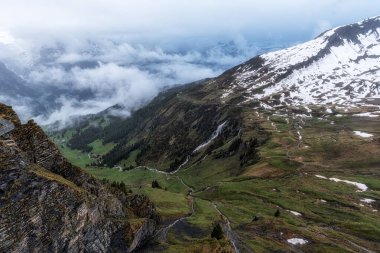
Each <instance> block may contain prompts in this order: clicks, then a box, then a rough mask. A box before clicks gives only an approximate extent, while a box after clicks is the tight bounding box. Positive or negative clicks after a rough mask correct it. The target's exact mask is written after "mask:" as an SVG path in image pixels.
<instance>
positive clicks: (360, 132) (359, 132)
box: [354, 131, 373, 138]
mask: <svg viewBox="0 0 380 253" xmlns="http://www.w3.org/2000/svg"><path fill="white" fill-rule="evenodd" d="M354 133H355V135H357V136H360V137H363V138H371V137H373V134H370V133H366V132H362V131H354Z"/></svg>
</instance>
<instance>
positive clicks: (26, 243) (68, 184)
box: [0, 104, 158, 252]
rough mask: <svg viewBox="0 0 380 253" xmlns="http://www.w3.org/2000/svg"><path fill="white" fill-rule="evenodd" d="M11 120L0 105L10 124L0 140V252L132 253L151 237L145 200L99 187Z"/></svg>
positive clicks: (152, 222)
mask: <svg viewBox="0 0 380 253" xmlns="http://www.w3.org/2000/svg"><path fill="white" fill-rule="evenodd" d="M14 115H15V114H14V113H12V111H11V108H9V107H6V106H3V105H1V104H0V116H2V117H3V118H6V119H7V120H9V121H11V122H13V123H14V124H15V126H16V128H15V130H13V131H12V132H11V133H10V135H9V136H8V137H7V138H5V137H4V136H3V137H0V224H1V228H0V252H132V251H133V250H135V249H136V248H138V247H141V246H142V245H143V244H144V242H145V241H147V240H148V239H149V238H150V236H152V235H153V234H154V231H155V229H156V224H157V221H158V218H157V217H158V216H157V215H156V213H155V209H154V206H153V204H152V203H151V202H150V201H149V199H147V198H146V197H145V196H139V195H133V194H130V195H127V194H125V193H124V192H123V191H121V190H119V189H115V188H112V187H111V186H109V185H103V184H101V183H100V182H99V181H98V180H96V179H94V178H92V177H91V176H89V175H88V174H86V173H85V172H83V171H82V170H81V169H79V168H77V167H75V166H73V165H71V164H70V163H69V162H67V161H66V159H65V158H63V157H62V156H61V155H60V153H59V151H58V149H57V148H56V147H55V145H54V144H53V143H52V142H50V140H49V139H48V138H47V137H46V135H45V134H44V133H43V131H42V130H41V128H39V127H38V126H37V125H36V124H34V123H33V122H28V123H27V124H26V125H21V124H20V122H19V120H18V118H15V117H14ZM136 220H138V221H139V223H137V225H136V222H135V221H136Z"/></svg>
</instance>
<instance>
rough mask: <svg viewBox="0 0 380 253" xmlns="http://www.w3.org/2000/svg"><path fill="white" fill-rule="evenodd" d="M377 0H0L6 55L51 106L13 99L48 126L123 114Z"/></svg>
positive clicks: (0, 43) (356, 16) (349, 18)
mask: <svg viewBox="0 0 380 253" xmlns="http://www.w3.org/2000/svg"><path fill="white" fill-rule="evenodd" d="M374 6H380V0H361V1H357V0H320V1H309V0H286V1H278V0H267V1H261V0H260V1H258V0H234V1H231V0H193V1H178V0H159V1H157V0H139V1H134V0H81V1H76V0H56V1H49V0H34V1H32V2H31V1H27V0H18V1H14V0H3V1H2V3H1V9H0V61H1V62H4V63H5V64H6V65H7V66H8V67H9V68H10V69H12V70H13V71H14V72H15V73H17V74H18V75H19V76H21V77H22V78H23V79H24V80H25V81H26V82H27V83H28V84H29V86H31V87H33V88H35V89H37V90H40V91H41V93H43V94H42V97H41V98H39V99H40V100H41V101H46V103H48V102H49V103H50V102H51V103H52V105H54V106H50V105H49V106H48V108H47V112H44V113H43V114H41V115H35V114H34V112H33V111H31V109H30V108H31V106H30V105H31V104H33V103H34V102H33V100H30V99H19V98H14V97H6V96H5V95H4V94H0V100H1V101H8V103H10V104H12V105H14V106H15V107H16V110H18V112H19V113H21V114H22V115H23V118H25V119H26V118H28V117H31V116H34V117H35V118H36V119H37V120H38V121H39V122H40V123H42V124H50V123H53V122H54V121H56V120H63V123H67V122H65V121H68V120H67V119H70V118H72V117H77V116H81V115H86V114H90V113H97V112H99V111H101V110H104V109H106V108H108V107H110V106H113V105H115V104H120V105H123V106H124V108H125V110H124V111H123V114H124V115H125V116H128V115H129V114H130V112H131V111H132V110H134V109H136V108H138V107H140V106H142V105H143V104H145V103H147V102H148V101H150V100H151V99H152V98H153V97H154V96H156V95H157V94H158V92H160V91H161V90H162V89H165V88H167V87H171V86H174V85H178V84H184V83H188V82H192V81H196V80H199V79H203V78H206V77H213V76H216V75H218V74H220V73H222V72H223V71H224V70H226V69H228V68H230V67H232V66H234V65H236V64H238V63H240V62H242V61H245V60H247V59H249V58H251V57H253V56H255V55H256V54H259V53H262V52H265V51H268V50H272V49H273V48H278V47H285V46H289V45H291V44H295V43H298V42H302V41H305V40H308V39H310V38H312V37H314V36H316V35H318V34H319V33H321V32H323V31H324V30H326V29H329V28H332V27H335V26H338V25H344V24H348V23H351V22H356V21H359V20H362V19H364V18H367V17H371V16H376V15H379V13H377V10H376V8H374Z"/></svg>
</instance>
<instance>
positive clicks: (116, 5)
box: [0, 0, 380, 47]
mask: <svg viewBox="0 0 380 253" xmlns="http://www.w3.org/2000/svg"><path fill="white" fill-rule="evenodd" d="M379 10H380V0H317V1H316V0H260V1H259V0H191V1H190V0H1V8H0V27H1V29H2V30H6V31H10V32H11V33H13V34H15V35H18V36H27V37H30V38H34V39H36V40H38V39H40V38H44V39H46V38H45V37H46V36H48V37H54V36H56V37H62V34H63V33H64V34H65V36H67V37H70V36H94V35H99V34H101V35H114V34H117V35H120V34H123V35H124V36H125V37H126V39H128V40H129V41H131V42H132V41H137V42H145V43H153V44H161V46H162V47H165V46H167V47H171V46H173V44H175V45H179V46H181V45H182V46H188V45H189V44H191V45H192V46H195V45H197V43H205V42H207V41H210V40H211V41H212V40H214V39H215V38H234V37H236V36H238V35H241V36H244V37H245V38H246V39H248V40H249V41H263V40H279V41H281V40H282V41H283V40H288V41H297V40H306V39H309V38H310V37H312V36H314V35H315V34H317V33H319V32H322V31H323V30H325V29H327V28H331V27H334V26H338V25H343V24H347V23H351V22H356V21H359V20H361V19H365V18H367V17H372V16H376V15H380V12H379ZM36 32H38V33H36ZM189 38H191V39H192V41H191V43H188V40H189ZM186 42H187V43H186Z"/></svg>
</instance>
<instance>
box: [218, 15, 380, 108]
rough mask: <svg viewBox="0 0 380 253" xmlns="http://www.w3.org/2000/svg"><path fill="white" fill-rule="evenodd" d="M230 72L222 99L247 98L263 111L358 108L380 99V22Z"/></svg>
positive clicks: (365, 23) (331, 32) (269, 55)
mask: <svg viewBox="0 0 380 253" xmlns="http://www.w3.org/2000/svg"><path fill="white" fill-rule="evenodd" d="M231 71H232V81H231V80H227V81H226V82H225V83H224V84H223V87H224V94H223V95H222V99H223V100H227V99H228V97H230V96H233V94H236V92H237V91H239V92H240V93H243V94H244V96H245V102H252V101H258V100H260V102H261V105H262V106H263V107H267V108H272V107H274V106H275V107H276V106H284V105H304V106H306V105H310V104H319V105H321V104H323V105H329V104H331V105H332V104H335V105H340V106H358V105H360V104H361V103H363V101H364V99H366V100H367V101H366V104H368V102H370V101H368V100H372V101H374V100H375V98H380V96H379V95H380V17H376V18H371V19H368V20H365V21H362V22H359V23H355V24H351V25H347V26H342V27H338V28H335V29H332V30H329V31H327V32H325V33H323V34H321V35H320V36H318V37H317V38H315V39H314V40H311V41H309V42H306V43H304V44H301V45H297V46H294V47H291V48H288V49H284V50H279V51H276V52H271V53H267V54H263V55H261V56H258V57H256V58H253V59H252V60H250V61H248V62H246V63H245V64H242V65H239V66H237V67H236V68H234V69H233V70H231Z"/></svg>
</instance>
